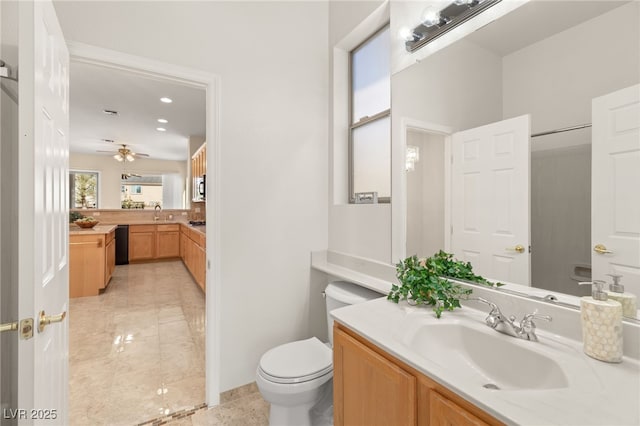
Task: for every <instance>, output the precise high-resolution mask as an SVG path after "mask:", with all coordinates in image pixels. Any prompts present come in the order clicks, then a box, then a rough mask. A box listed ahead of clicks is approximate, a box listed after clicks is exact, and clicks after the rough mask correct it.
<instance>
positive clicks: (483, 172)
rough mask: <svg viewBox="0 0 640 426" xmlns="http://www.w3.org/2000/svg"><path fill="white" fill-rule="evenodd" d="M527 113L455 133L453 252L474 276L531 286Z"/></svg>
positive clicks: (529, 132) (528, 130) (528, 125)
mask: <svg viewBox="0 0 640 426" xmlns="http://www.w3.org/2000/svg"><path fill="white" fill-rule="evenodd" d="M530 139H531V125H530V117H529V115H523V116H520V117H516V118H512V119H509V120H504V121H500V122H496V123H492V124H488V125H486V126H481V127H477V128H474V129H469V130H464V131H461V132H458V133H454V134H453V137H452V145H451V149H452V155H453V164H452V168H451V169H452V172H451V173H452V176H451V179H452V180H451V207H452V209H451V211H452V217H451V222H452V229H451V232H452V233H451V251H452V252H453V254H454V255H455V256H456V257H457V258H458V259H464V260H465V261H468V262H471V264H472V265H473V269H474V271H475V272H476V273H477V274H480V275H482V276H484V277H485V278H488V279H492V280H498V281H502V282H511V283H517V284H523V285H530V257H531V256H530V254H529V244H530V231H529V199H530V195H529V174H530V172H529V145H530Z"/></svg>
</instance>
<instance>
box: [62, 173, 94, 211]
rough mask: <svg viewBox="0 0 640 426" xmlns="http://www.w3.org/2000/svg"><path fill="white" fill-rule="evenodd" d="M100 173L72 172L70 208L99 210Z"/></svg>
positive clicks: (70, 177) (70, 178)
mask: <svg viewBox="0 0 640 426" xmlns="http://www.w3.org/2000/svg"><path fill="white" fill-rule="evenodd" d="M98 178H99V173H98V172H85V171H77V170H71V171H70V172H69V198H70V199H69V207H70V208H72V209H86V208H88V209H97V208H98Z"/></svg>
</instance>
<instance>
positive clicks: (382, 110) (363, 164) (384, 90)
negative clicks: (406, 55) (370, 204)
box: [349, 25, 391, 203]
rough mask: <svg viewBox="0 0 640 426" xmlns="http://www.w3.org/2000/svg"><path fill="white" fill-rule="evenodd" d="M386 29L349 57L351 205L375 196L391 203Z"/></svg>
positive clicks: (389, 91)
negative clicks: (370, 193)
mask: <svg viewBox="0 0 640 426" xmlns="http://www.w3.org/2000/svg"><path fill="white" fill-rule="evenodd" d="M390 48H391V46H390V38H389V26H388V25H387V26H385V27H384V28H382V29H380V30H378V31H377V32H376V33H375V34H373V35H372V36H371V37H370V38H368V39H367V40H366V41H365V42H364V43H362V44H361V45H360V46H358V47H357V48H355V49H354V50H353V51H351V55H350V59H351V60H350V74H351V75H350V81H351V92H350V104H351V118H350V122H349V123H350V126H349V129H350V135H349V159H350V161H349V166H350V170H349V177H350V179H349V186H350V188H349V191H350V202H352V203H353V202H356V198H359V197H358V196H357V194H362V193H369V192H374V193H376V194H377V198H378V201H379V202H389V201H390V200H391V63H390Z"/></svg>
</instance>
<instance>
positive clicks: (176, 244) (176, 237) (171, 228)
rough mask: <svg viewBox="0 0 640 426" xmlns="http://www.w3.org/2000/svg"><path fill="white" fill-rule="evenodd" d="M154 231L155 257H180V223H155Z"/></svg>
mask: <svg viewBox="0 0 640 426" xmlns="http://www.w3.org/2000/svg"><path fill="white" fill-rule="evenodd" d="M156 232H157V234H156V258H157V259H166V258H172V257H180V225H179V224H177V223H172V224H166V225H157V228H156Z"/></svg>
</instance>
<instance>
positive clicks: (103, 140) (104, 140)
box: [102, 139, 114, 143]
mask: <svg viewBox="0 0 640 426" xmlns="http://www.w3.org/2000/svg"><path fill="white" fill-rule="evenodd" d="M102 142H107V143H113V142H114V140H113V139H102Z"/></svg>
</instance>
